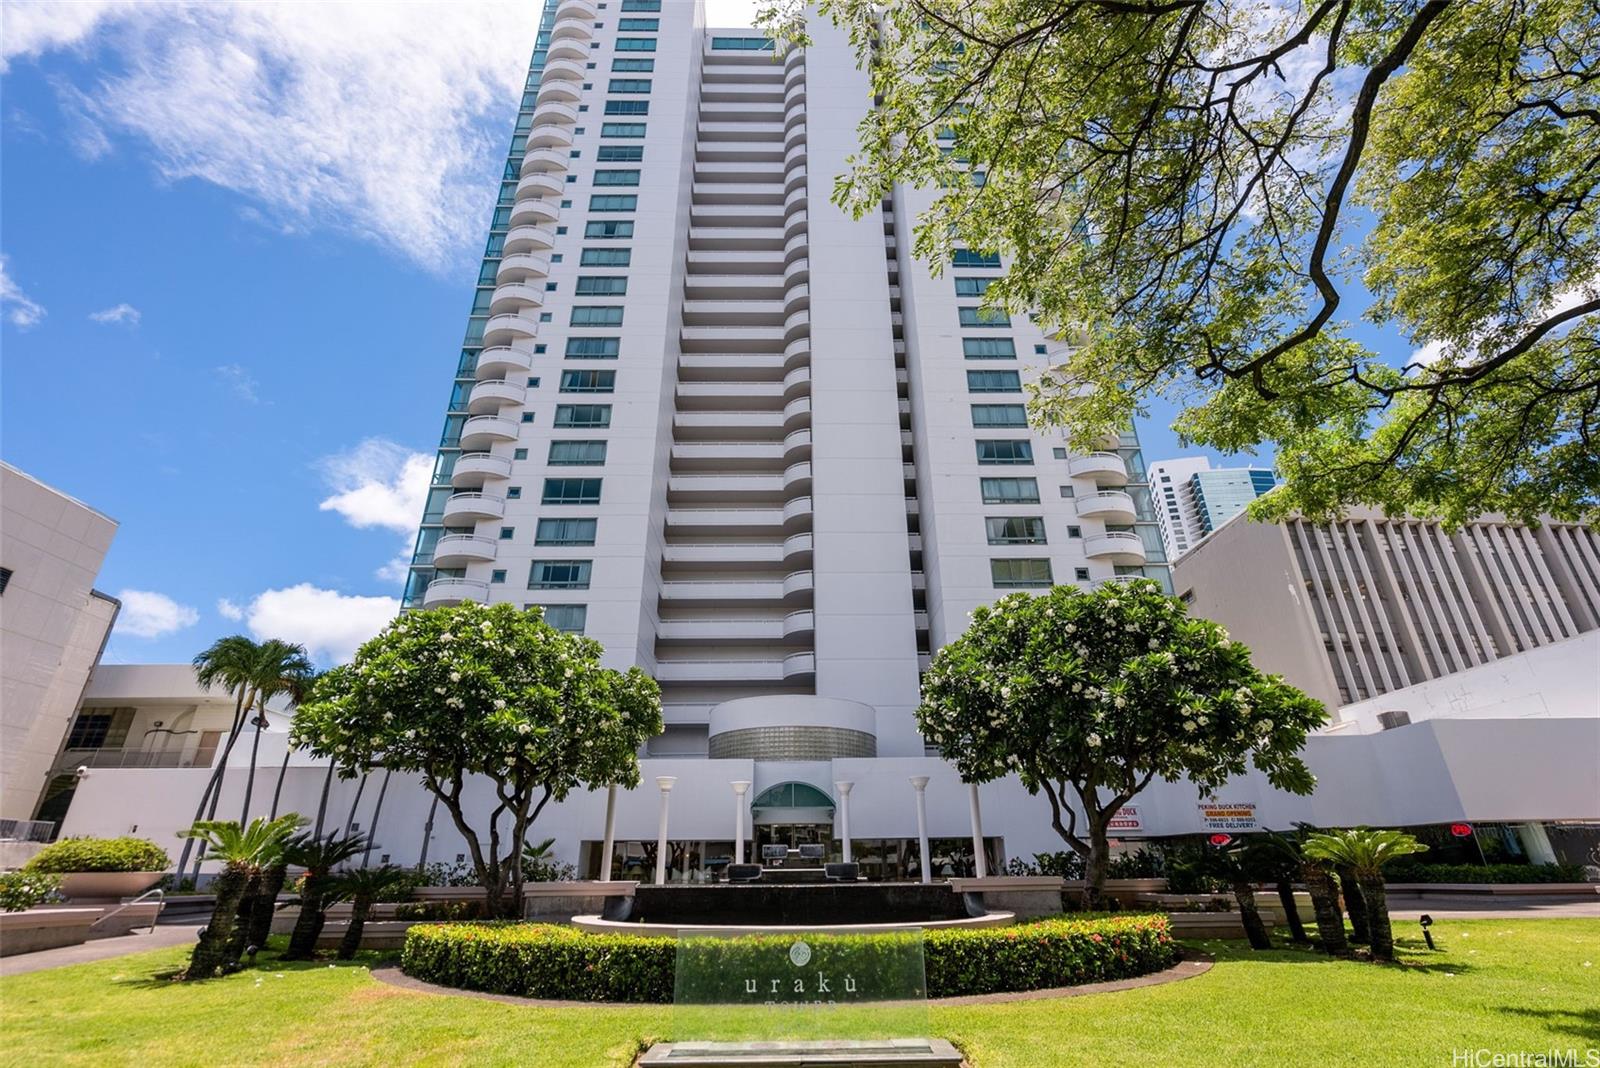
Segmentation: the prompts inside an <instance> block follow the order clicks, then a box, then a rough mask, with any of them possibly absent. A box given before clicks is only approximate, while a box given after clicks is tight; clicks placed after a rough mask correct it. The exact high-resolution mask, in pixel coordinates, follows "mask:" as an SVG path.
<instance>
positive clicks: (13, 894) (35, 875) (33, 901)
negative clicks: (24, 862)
mask: <svg viewBox="0 0 1600 1068" xmlns="http://www.w3.org/2000/svg"><path fill="white" fill-rule="evenodd" d="M60 888H61V876H59V875H53V874H51V873H49V872H42V871H8V872H0V912H22V911H24V910H26V909H31V908H33V906H35V905H37V904H39V903H41V902H43V901H47V900H50V899H52V898H54V897H55V896H56V891H57V890H59V889H60Z"/></svg>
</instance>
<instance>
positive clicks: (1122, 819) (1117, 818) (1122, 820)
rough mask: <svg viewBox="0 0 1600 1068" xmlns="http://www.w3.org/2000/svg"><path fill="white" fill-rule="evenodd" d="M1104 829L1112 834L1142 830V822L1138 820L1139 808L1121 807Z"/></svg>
mask: <svg viewBox="0 0 1600 1068" xmlns="http://www.w3.org/2000/svg"><path fill="white" fill-rule="evenodd" d="M1106 829H1107V830H1108V831H1111V832H1113V833H1115V832H1117V831H1122V832H1124V833H1126V832H1128V831H1142V830H1144V821H1143V820H1141V819H1140V818H1139V806H1138V805H1123V806H1122V807H1121V808H1119V809H1117V811H1116V812H1115V813H1114V814H1113V815H1112V817H1111V822H1110V823H1109V824H1107V825H1106Z"/></svg>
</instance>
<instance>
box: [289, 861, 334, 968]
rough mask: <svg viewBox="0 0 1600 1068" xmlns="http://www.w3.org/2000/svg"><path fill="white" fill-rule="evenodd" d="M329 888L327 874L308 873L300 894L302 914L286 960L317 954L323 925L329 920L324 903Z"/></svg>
mask: <svg viewBox="0 0 1600 1068" xmlns="http://www.w3.org/2000/svg"><path fill="white" fill-rule="evenodd" d="M327 889H328V876H327V875H324V874H312V873H309V872H308V873H307V874H306V882H305V888H304V890H303V891H302V892H301V894H300V916H299V918H298V919H296V920H295V921H294V931H293V932H292V933H291V934H290V935H289V951H288V952H287V953H285V954H284V955H283V959H284V960H311V959H312V958H313V957H315V956H316V950H317V938H318V937H319V936H320V935H321V934H322V925H323V924H325V923H326V922H327V921H328V915H327V913H326V912H325V911H324V905H323V903H322V902H323V897H324V895H325V893H326V892H327Z"/></svg>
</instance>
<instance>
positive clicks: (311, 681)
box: [267, 671, 324, 819]
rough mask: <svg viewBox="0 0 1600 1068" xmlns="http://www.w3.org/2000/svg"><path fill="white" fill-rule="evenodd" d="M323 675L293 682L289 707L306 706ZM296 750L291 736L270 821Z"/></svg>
mask: <svg viewBox="0 0 1600 1068" xmlns="http://www.w3.org/2000/svg"><path fill="white" fill-rule="evenodd" d="M323 674H324V673H323V672H318V671H314V672H312V673H311V674H309V675H306V676H304V677H301V678H296V679H293V680H291V685H290V686H289V689H288V690H287V691H285V696H287V697H288V698H289V707H291V708H296V707H298V706H300V705H302V704H304V703H305V702H306V699H307V698H308V697H310V696H311V690H312V688H313V687H314V686H316V684H317V680H318V679H320V678H322V676H323ZM294 750H295V746H294V739H293V737H292V736H291V737H290V739H289V740H288V741H287V742H286V743H285V744H284V747H283V763H282V764H279V765H278V784H277V785H276V786H274V787H273V788H272V810H271V812H269V813H268V815H267V818H268V819H274V818H276V817H277V815H278V799H279V798H281V797H282V796H283V777H284V776H285V775H286V774H288V772H289V757H290V756H291V755H292V754H293V753H294Z"/></svg>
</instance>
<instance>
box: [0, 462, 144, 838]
mask: <svg viewBox="0 0 1600 1068" xmlns="http://www.w3.org/2000/svg"><path fill="white" fill-rule="evenodd" d="M116 532H117V522H116V520H114V519H111V518H110V517H108V516H105V515H102V514H101V513H99V512H97V511H95V510H94V509H93V508H91V507H89V506H88V505H86V504H84V503H82V502H81V501H77V500H74V499H73V498H71V497H68V496H67V495H66V494H64V493H62V492H60V491H59V490H55V489H52V488H51V487H49V486H47V485H45V484H44V483H42V482H40V481H38V480H37V479H34V478H31V477H30V476H28V475H26V474H24V473H23V472H21V471H19V470H17V469H16V468H15V467H12V466H11V465H10V464H5V463H0V727H3V730H0V818H5V819H13V820H31V819H32V818H33V816H34V809H35V807H36V806H37V804H38V803H39V800H40V796H41V792H42V791H43V790H44V788H45V782H46V779H47V778H48V775H49V772H50V767H51V764H52V762H53V761H54V760H55V756H56V751H57V750H58V749H59V748H60V747H61V741H62V739H63V738H64V737H65V736H66V734H67V729H68V726H69V724H70V723H71V722H72V717H73V713H74V711H75V710H76V709H77V707H78V700H79V698H80V697H81V696H82V695H83V690H84V685H85V684H86V683H87V682H88V679H89V672H90V670H91V669H92V668H93V667H94V666H95V664H96V662H98V661H99V659H100V652H101V650H102V649H103V648H104V647H105V642H106V638H107V637H108V636H109V635H110V633H111V625H112V624H113V623H114V622H115V621H116V617H117V609H118V607H119V606H118V603H117V601H116V599H115V598H112V597H108V596H106V595H105V594H103V593H101V592H100V591H99V590H96V589H95V588H94V583H95V579H96V577H97V576H98V575H99V573H100V565H101V563H102V562H104V560H105V556H106V552H107V550H109V549H110V548H111V539H112V537H113V536H115V534H116Z"/></svg>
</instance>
